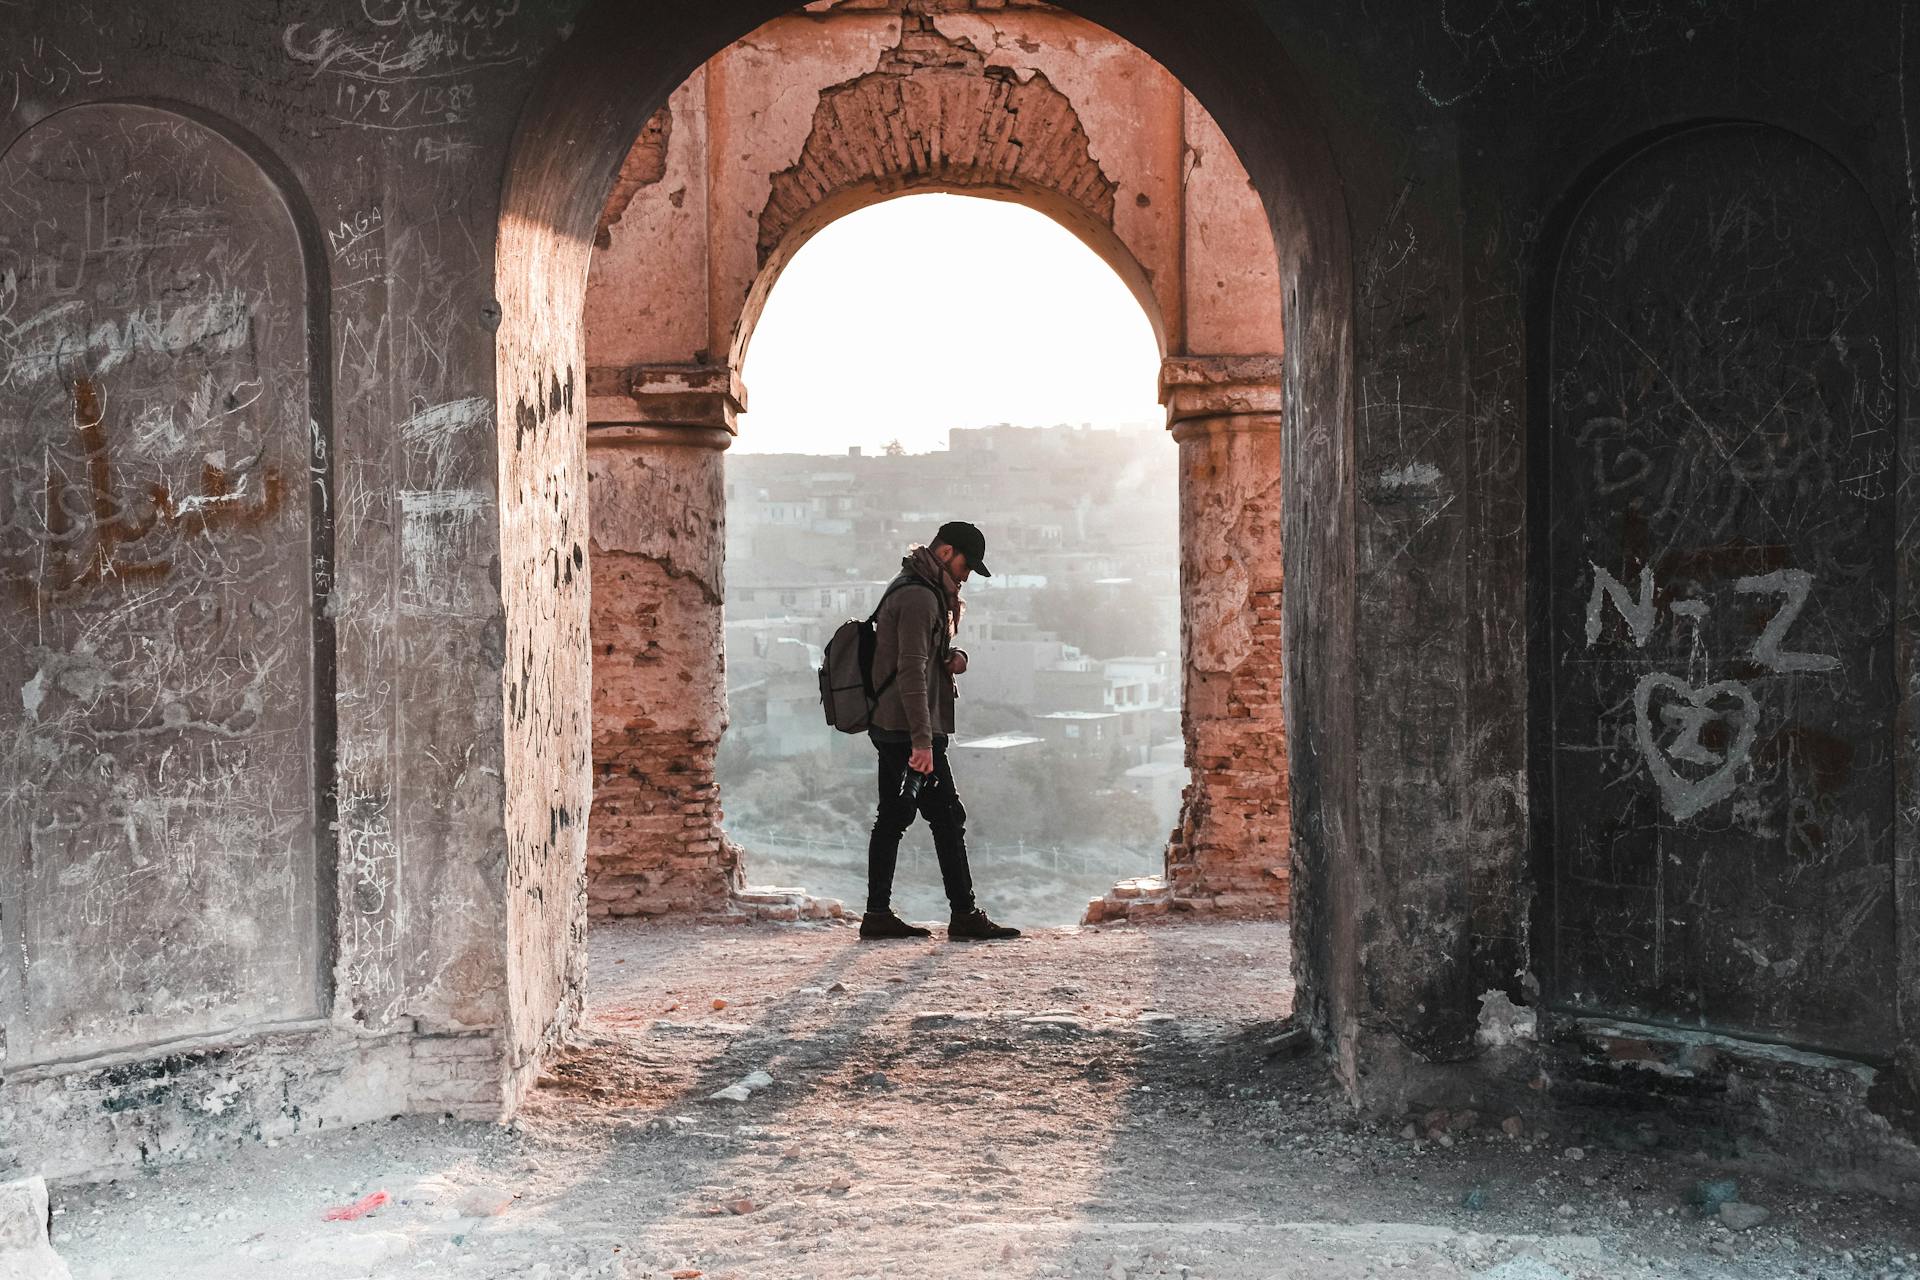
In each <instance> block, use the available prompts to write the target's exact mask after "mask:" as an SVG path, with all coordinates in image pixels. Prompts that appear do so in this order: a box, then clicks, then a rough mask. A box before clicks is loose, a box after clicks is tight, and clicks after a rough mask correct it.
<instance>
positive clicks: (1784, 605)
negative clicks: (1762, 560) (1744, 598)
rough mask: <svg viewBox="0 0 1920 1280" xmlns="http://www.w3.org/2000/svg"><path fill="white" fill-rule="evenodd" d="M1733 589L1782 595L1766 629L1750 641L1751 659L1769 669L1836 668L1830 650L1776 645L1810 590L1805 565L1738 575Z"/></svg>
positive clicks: (1809, 576)
mask: <svg viewBox="0 0 1920 1280" xmlns="http://www.w3.org/2000/svg"><path fill="white" fill-rule="evenodd" d="M1733 589H1734V590H1735V591H1737V592H1739V593H1741V594H1742V595H1782V596H1785V597H1786V599H1785V600H1784V601H1782V602H1781V605H1780V608H1779V609H1778V610H1777V611H1776V612H1775V613H1774V615H1773V617H1771V618H1769V619H1768V620H1767V625H1766V629H1765V630H1763V631H1762V632H1761V633H1760V638H1759V639H1758V640H1755V641H1754V642H1753V660H1754V661H1755V662H1758V663H1760V664H1761V665H1762V666H1764V667H1766V668H1767V669H1768V670H1770V671H1837V670H1839V668H1840V659H1839V658H1837V657H1835V656H1834V655H1833V654H1831V653H1790V652H1788V651H1787V650H1785V649H1782V648H1781V647H1780V642H1781V641H1783V640H1785V639H1786V638H1787V628H1788V627H1791V626H1792V625H1793V620H1794V619H1795V618H1797V617H1799V616H1800V610H1801V608H1802V607H1803V606H1805V604H1806V603H1807V594H1808V593H1809V592H1810V591H1812V590H1813V575H1812V574H1810V573H1808V572H1807V571H1806V570H1805V569H1775V570H1774V571H1773V572H1772V573H1763V574H1760V575H1758V576H1757V577H1751V578H1741V579H1739V580H1738V581H1736V582H1735V583H1734V584H1733Z"/></svg>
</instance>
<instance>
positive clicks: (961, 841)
mask: <svg viewBox="0 0 1920 1280" xmlns="http://www.w3.org/2000/svg"><path fill="white" fill-rule="evenodd" d="M873 745H874V747H875V748H876V749H877V750H878V751H879V753H880V809H879V812H878V813H877V814H875V815H874V819H873V835H872V836H871V837H870V838H869V839H868V841H867V910H868V911H873V912H879V911H886V910H887V909H888V908H889V907H890V905H891V904H892V901H893V869H894V867H895V865H896V864H898V862H899V860H900V837H901V836H903V835H905V834H906V833H907V828H908V827H910V826H912V825H913V817H914V814H915V813H918V814H919V815H920V816H921V817H923V818H925V819H926V820H927V825H928V826H929V827H931V828H933V849H934V853H935V854H936V855H937V856H938V857H939V859H940V881H941V883H942V884H943V885H944V886H945V887H946V891H947V903H948V905H950V906H951V907H952V908H953V914H954V915H956V916H960V915H965V914H966V913H967V912H969V911H972V910H973V905H974V904H973V875H972V873H971V872H969V871H968V870H967V810H966V806H964V805H962V804H961V803H960V793H959V792H958V791H955V790H954V787H953V770H952V769H951V768H949V767H948V765H947V744H946V740H945V739H944V738H936V739H934V743H933V772H932V773H930V774H927V775H926V776H925V781H923V782H922V783H921V784H920V797H919V799H918V800H909V799H908V798H907V797H905V796H903V795H901V794H900V785H901V783H902V782H904V781H905V780H906V776H907V758H908V757H909V756H910V755H912V754H913V747H912V745H911V744H910V743H905V742H881V741H879V740H878V739H875V740H874V742H873Z"/></svg>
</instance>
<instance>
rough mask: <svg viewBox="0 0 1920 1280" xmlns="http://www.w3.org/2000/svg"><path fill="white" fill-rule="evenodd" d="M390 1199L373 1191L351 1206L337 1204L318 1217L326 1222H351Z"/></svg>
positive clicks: (380, 1192)
mask: <svg viewBox="0 0 1920 1280" xmlns="http://www.w3.org/2000/svg"><path fill="white" fill-rule="evenodd" d="M392 1199H393V1197H392V1196H390V1195H388V1194H387V1193H386V1192H384V1191H375V1192H372V1193H370V1194H368V1195H364V1196H361V1197H360V1198H359V1199H358V1200H355V1201H354V1202H353V1203H352V1204H337V1205H335V1206H334V1207H333V1208H331V1209H329V1210H327V1211H326V1212H325V1213H323V1214H321V1215H320V1217H321V1219H322V1220H323V1221H326V1222H352V1221H353V1220H354V1219H355V1218H364V1217H366V1216H367V1215H368V1214H370V1213H372V1212H373V1211H374V1210H375V1209H378V1208H379V1207H380V1206H382V1205H384V1204H386V1203H387V1202H389V1201H390V1200H392Z"/></svg>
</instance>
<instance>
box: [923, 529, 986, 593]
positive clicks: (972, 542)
mask: <svg viewBox="0 0 1920 1280" xmlns="http://www.w3.org/2000/svg"><path fill="white" fill-rule="evenodd" d="M929 547H930V549H931V550H932V551H933V556H934V559H936V560H938V561H939V562H940V563H941V564H943V565H945V566H946V569H947V572H948V573H950V574H952V575H953V580H954V581H955V582H965V581H966V580H967V578H968V576H969V575H971V574H975V573H977V574H979V575H980V576H981V577H983V578H991V577H992V576H993V571H992V570H990V569H988V568H987V535H986V534H984V533H981V532H980V530H979V529H978V528H976V527H975V526H973V525H970V524H968V523H967V522H966V521H965V520H949V521H947V522H946V523H945V524H943V525H941V526H940V532H938V533H936V534H934V535H933V541H932V542H931V543H930V544H929Z"/></svg>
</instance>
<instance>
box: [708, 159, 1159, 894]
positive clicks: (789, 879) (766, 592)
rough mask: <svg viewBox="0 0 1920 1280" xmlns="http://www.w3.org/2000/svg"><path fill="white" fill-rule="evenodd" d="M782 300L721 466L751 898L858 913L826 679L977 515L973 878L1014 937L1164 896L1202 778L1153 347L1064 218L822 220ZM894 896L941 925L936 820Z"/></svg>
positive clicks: (965, 705) (728, 783)
mask: <svg viewBox="0 0 1920 1280" xmlns="http://www.w3.org/2000/svg"><path fill="white" fill-rule="evenodd" d="M766 298H767V300H766V305H765V308H764V310H763V311H762V313H761V315H760V317H759V323H758V325H757V326H756V328H755V331H754V336H753V338H752V341H751V344H750V345H749V347H748V348H747V357H746V360H745V363H744V366H743V369H742V372H743V375H744V381H745V383H746V385H747V386H748V387H750V388H752V401H751V404H752V411H751V412H750V413H747V414H743V415H742V416H741V417H740V419H739V424H740V438H739V441H738V443H737V444H736V445H735V446H734V447H733V449H732V450H730V451H729V455H728V460H727V464H726V468H727V564H726V602H727V603H726V617H727V629H726V655H727V661H726V671H727V684H728V699H727V722H728V727H727V730H726V735H725V737H724V739H723V741H722V745H721V747H720V750H719V755H718V762H717V768H716V781H717V782H718V784H719V787H720V796H721V801H722V804H723V806H724V808H725V812H726V823H725V827H726V830H727V832H728V833H729V834H730V835H731V836H732V837H733V838H734V839H735V840H736V841H737V842H738V844H739V846H740V848H741V849H742V850H743V851H744V859H745V872H746V875H747V877H748V879H749V880H750V881H752V882H754V883H755V884H756V885H796V886H797V885H804V886H806V888H807V889H809V890H811V891H812V892H813V893H814V894H815V895H819V896H824V897H827V898H831V899H834V900H839V901H844V902H846V903H847V905H848V906H849V907H851V908H853V909H855V910H859V909H861V908H862V906H863V905H864V904H865V903H866V901H867V891H868V883H867V877H868V872H869V868H868V828H869V827H871V825H872V823H873V817H874V809H875V803H876V796H875V777H874V752H873V749H872V747H871V745H870V744H869V743H868V742H867V741H866V740H865V738H864V737H863V736H858V735H844V734H838V733H834V732H832V731H831V730H829V729H827V728H826V726H824V725H823V724H822V722H821V714H820V708H819V694H818V682H817V679H816V678H815V674H814V668H815V667H816V666H817V664H818V663H819V661H820V650H821V647H822V645H823V644H824V643H825V641H826V639H827V638H828V637H829V636H830V635H831V633H832V631H833V630H834V628H835V627H837V626H838V625H839V624H840V623H841V622H842V621H843V620H844V619H846V618H847V617H849V616H853V617H860V616H866V615H867V614H869V613H870V612H871V611H872V610H873V608H874V607H875V605H876V603H877V601H878V599H879V597H880V595H881V593H882V592H884V590H885V589H886V586H887V582H888V580H889V579H890V578H891V577H892V576H893V575H894V574H895V573H897V572H898V571H899V569H900V564H901V558H902V556H903V554H904V552H905V550H906V548H907V546H908V545H909V544H911V543H914V542H924V541H927V540H928V539H930V538H931V537H932V535H933V531H934V530H935V528H937V527H938V525H939V524H940V523H941V522H943V521H944V520H947V519H967V520H971V521H973V522H974V523H976V524H978V525H979V526H981V528H982V529H984V530H985V531H986V532H987V535H988V538H989V540H990V541H989V546H990V548H991V551H990V556H989V562H990V563H991V564H992V565H993V566H994V573H993V576H992V577H990V578H978V577H976V578H975V579H973V580H972V581H971V582H970V583H969V584H968V586H967V588H966V591H965V593H964V595H965V599H966V602H967V614H966V617H965V620H964V622H963V624H962V627H961V631H960V634H959V635H958V636H957V637H956V640H955V643H956V644H957V645H958V646H959V647H961V648H962V649H964V650H965V652H966V653H967V654H968V658H969V669H968V670H967V672H966V673H965V674H964V675H962V676H960V677H959V678H958V679H957V680H956V685H957V687H958V690H959V695H960V696H959V698H958V701H957V711H958V714H957V716H956V724H955V732H954V734H953V737H952V739H951V743H950V747H949V754H950V757H951V759H952V761H953V772H954V776H955V779H956V782H957V784H958V791H959V794H961V795H962V796H963V797H964V800H965V803H966V808H967V812H968V815H969V817H968V822H967V831H968V846H969V855H970V860H971V863H972V869H973V875H974V879H975V881H976V883H977V884H978V886H979V888H980V892H981V899H982V901H983V902H985V903H987V904H989V905H991V906H992V907H994V909H995V912H996V918H1006V919H1008V920H1009V921H1010V922H1011V923H1013V924H1016V925H1020V926H1024V927H1031V926H1039V925H1062V924H1072V923H1076V922H1078V921H1079V920H1080V918H1081V917H1082V915H1083V914H1084V912H1085V909H1086V906H1087V902H1088V900H1089V898H1091V897H1098V896H1101V895H1103V894H1105V893H1106V892H1107V891H1108V890H1109V889H1110V888H1111V887H1112V885H1113V884H1114V882H1115V881H1116V880H1120V879H1130V878H1137V877H1142V876H1149V875H1157V874H1159V873H1160V871H1161V870H1162V868H1163V862H1164V851H1165V846H1166V843H1167V837H1168V833H1169V832H1170V831H1171V830H1172V829H1173V828H1174V827H1175V826H1177V824H1178V821H1179V809H1180V796H1181V791H1182V789H1183V788H1184V786H1185V783H1186V765H1185V755H1186V752H1185V747H1184V744H1183V743H1182V741H1181V734H1180V710H1179V695H1180V687H1179V681H1178V679H1177V667H1178V654H1179V609H1180V591H1179V541H1178V487H1177V482H1176V467H1175V463H1176V456H1175V455H1176V452H1177V451H1176V449H1175V448H1174V446H1173V445H1172V443H1171V442H1170V441H1169V440H1168V439H1167V438H1166V432H1165V431H1164V429H1163V428H1162V426H1161V424H1160V422H1159V421H1158V419H1159V417H1160V416H1161V415H1160V409H1159V406H1158V404H1157V387H1156V376H1157V373H1158V370H1159V367H1160V349H1159V339H1158V337H1157V334H1156V326H1155V324H1154V323H1153V322H1152V320H1151V319H1150V318H1149V316H1148V315H1147V313H1146V312H1144V311H1143V310H1142V309H1141V308H1140V306H1139V305H1138V303H1137V301H1136V295H1135V294H1134V293H1133V292H1132V291H1131V290H1130V289H1129V287H1128V285H1127V283H1126V281H1124V280H1123V279H1122V278H1121V276H1120V275H1119V274H1118V273H1116V272H1115V271H1114V270H1113V269H1112V268H1111V267H1110V266H1109V265H1108V263H1107V262H1106V261H1105V260H1103V259H1102V257H1100V256H1099V255H1098V254H1096V253H1095V252H1094V251H1093V250H1092V249H1091V248H1090V247H1089V246H1088V245H1086V244H1085V243H1084V242H1083V241H1081V240H1080V239H1078V238H1077V237H1075V236H1074V235H1073V234H1072V233H1071V232H1069V231H1068V230H1066V229H1065V228H1064V227H1062V226H1061V225H1060V224H1059V223H1057V222H1055V221H1054V220H1053V219H1052V218H1050V217H1049V216H1047V215H1046V214H1044V213H1041V212H1038V211H1036V210H1033V209H1030V208H1027V207H1025V206H1024V205H1021V204H1017V203H1009V202H1003V201H990V200H982V199H977V198H970V197H965V196H955V195H942V194H924V195H910V196H904V197H900V198H897V199H893V200H888V201H885V202H883V203H880V204H875V205H871V206H869V207H866V208H862V209H860V210H857V211H856V212H853V213H850V214H847V215H845V216H844V217H842V218H840V219H839V220H837V221H835V222H833V223H832V224H830V225H828V226H826V227H825V228H823V229H822V230H821V231H820V232H818V233H817V234H816V235H814V236H813V237H812V238H811V239H810V240H809V241H808V243H807V244H806V246H805V247H804V248H803V249H801V250H800V251H799V252H798V253H797V254H795V255H793V257H792V258H791V260H790V261H788V262H787V263H786V265H785V266H784V268H783V269H782V270H781V273H780V279H779V283H778V284H777V286H776V287H774V288H773V289H771V290H770V291H768V293H767V295H766ZM749 898H750V900H752V901H755V902H757V903H759V902H763V901H764V905H767V906H772V907H774V908H775V909H778V908H780V907H784V906H787V905H788V902H787V900H786V899H787V896H786V895H785V894H780V893H774V892H773V891H770V890H767V889H764V888H763V889H760V890H758V891H750V892H749ZM892 902H893V904H894V905H895V906H896V907H897V909H898V910H900V912H901V913H902V914H903V915H906V916H907V917H908V918H910V919H923V920H931V919H937V918H940V917H943V916H944V914H945V913H946V910H947V903H946V901H945V898H944V896H943V891H942V885H941V879H940V874H939V869H938V866H937V863H936V860H935V858H934V856H933V852H932V843H931V840H930V838H929V837H928V836H927V835H926V830H925V828H924V826H922V825H919V824H916V826H915V827H914V828H913V829H912V831H910V832H909V834H908V837H907V841H906V844H905V846H904V847H903V851H902V858H901V861H900V864H899V869H898V873H897V875H896V877H895V879H894V883H893V895H892ZM794 905H799V904H798V903H796V904H794Z"/></svg>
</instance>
